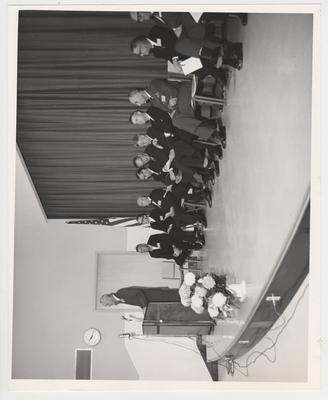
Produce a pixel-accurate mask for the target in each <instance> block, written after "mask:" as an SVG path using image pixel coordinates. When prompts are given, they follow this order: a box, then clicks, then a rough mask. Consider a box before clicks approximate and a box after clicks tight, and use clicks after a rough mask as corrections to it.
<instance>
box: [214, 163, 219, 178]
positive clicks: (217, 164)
mask: <svg viewBox="0 0 328 400" xmlns="http://www.w3.org/2000/svg"><path fill="white" fill-rule="evenodd" d="M214 166H215V167H214V168H215V174H216V176H220V165H219V161H214Z"/></svg>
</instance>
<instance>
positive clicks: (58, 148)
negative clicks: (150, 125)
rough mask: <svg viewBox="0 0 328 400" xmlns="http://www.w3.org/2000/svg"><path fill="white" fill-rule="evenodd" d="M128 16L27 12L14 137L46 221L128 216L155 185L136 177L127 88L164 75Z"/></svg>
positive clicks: (20, 43)
mask: <svg viewBox="0 0 328 400" xmlns="http://www.w3.org/2000/svg"><path fill="white" fill-rule="evenodd" d="M150 26H151V25H147V24H137V23H135V22H133V21H131V20H130V18H129V15H128V13H123V12H115V13H114V12H97V13H95V12H91V13H90V12H57V11H55V12H54V11H43V12H39V11H21V12H20V15H19V40H18V93H17V142H18V146H19V148H20V151H21V153H22V155H23V157H24V160H25V163H26V165H27V168H28V170H29V172H30V175H31V177H32V180H33V182H34V185H35V187H36V190H37V192H38V194H39V197H40V200H41V202H42V204H43V207H44V209H45V212H46V214H47V217H48V218H81V217H82V218H83V217H88V218H89V217H91V218H92V217H106V216H132V215H135V214H136V213H140V212H141V211H142V210H141V209H140V208H138V207H137V205H136V198H137V196H139V195H142V194H146V193H149V192H150V190H151V189H152V188H154V187H156V184H155V183H154V182H140V181H137V179H136V177H135V168H134V167H133V165H132V158H133V157H134V155H135V154H136V153H137V152H138V151H137V149H135V148H134V147H133V145H132V137H133V135H134V134H136V133H138V132H142V131H144V129H145V128H144V127H135V126H133V125H131V124H130V123H129V120H128V119H129V115H130V113H131V112H132V111H133V110H134V109H135V107H134V106H132V105H130V103H129V101H128V92H129V91H130V90H132V89H135V88H138V87H145V86H147V84H148V83H149V81H150V80H151V79H153V78H158V77H162V76H165V75H166V62H165V61H162V60H158V59H155V58H154V57H145V58H142V57H138V56H134V55H132V54H131V52H130V48H129V44H130V40H131V39H132V38H133V37H135V36H137V35H139V34H142V33H145V32H147V31H148V30H149V28H150Z"/></svg>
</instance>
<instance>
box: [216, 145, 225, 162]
mask: <svg viewBox="0 0 328 400" xmlns="http://www.w3.org/2000/svg"><path fill="white" fill-rule="evenodd" d="M215 152H216V154H215V156H214V159H215V157H216V156H217V157H218V159H219V160H222V158H223V150H222V146H220V145H218V146H216V148H215Z"/></svg>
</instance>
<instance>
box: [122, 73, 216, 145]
mask: <svg viewBox="0 0 328 400" xmlns="http://www.w3.org/2000/svg"><path fill="white" fill-rule="evenodd" d="M191 85H192V84H191V82H190V81H186V82H170V81H168V80H167V79H154V80H152V81H151V82H150V85H149V87H148V88H146V89H136V90H133V91H131V92H130V94H129V101H130V102H131V103H132V104H135V105H136V106H138V107H140V106H143V105H146V104H148V103H149V104H150V105H151V106H153V107H157V108H160V109H161V110H162V111H165V112H167V113H169V114H170V116H171V118H172V123H173V125H174V126H175V127H176V128H178V129H181V130H184V131H187V132H189V133H191V134H193V135H195V136H197V137H198V138H199V139H202V140H209V139H210V138H211V139H212V138H214V137H216V138H218V139H219V138H220V127H219V125H218V123H217V121H213V120H206V119H202V120H199V119H197V118H195V116H194V114H195V111H194V109H193V107H192V97H191V95H192V88H191ZM218 144H220V143H218Z"/></svg>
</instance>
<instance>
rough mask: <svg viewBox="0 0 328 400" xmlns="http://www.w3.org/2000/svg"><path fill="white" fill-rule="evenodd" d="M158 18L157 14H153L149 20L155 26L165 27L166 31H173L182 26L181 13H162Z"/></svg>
mask: <svg viewBox="0 0 328 400" xmlns="http://www.w3.org/2000/svg"><path fill="white" fill-rule="evenodd" d="M161 14H162V15H161V16H159V13H158V12H153V13H152V15H151V19H152V20H153V21H154V22H155V24H156V25H157V26H160V27H165V28H166V29H175V28H178V27H179V26H180V25H181V24H182V14H184V13H181V12H162V13H161Z"/></svg>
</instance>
